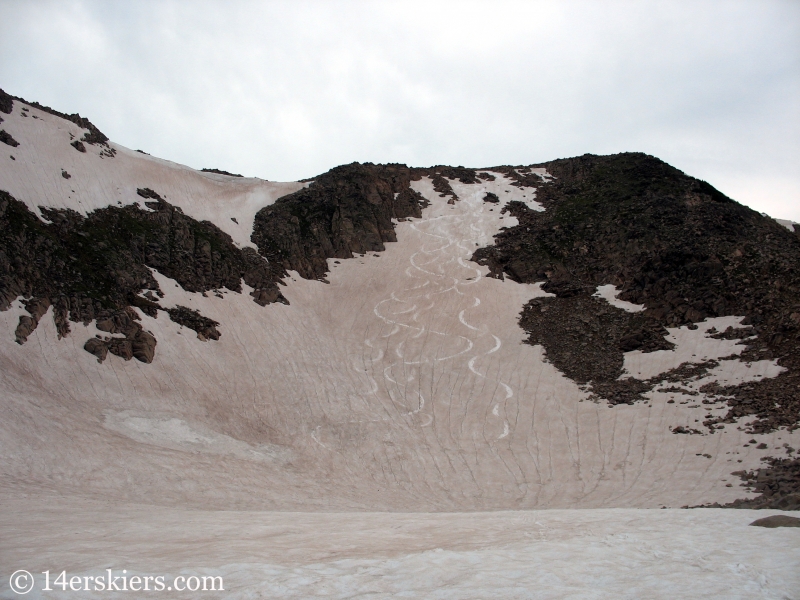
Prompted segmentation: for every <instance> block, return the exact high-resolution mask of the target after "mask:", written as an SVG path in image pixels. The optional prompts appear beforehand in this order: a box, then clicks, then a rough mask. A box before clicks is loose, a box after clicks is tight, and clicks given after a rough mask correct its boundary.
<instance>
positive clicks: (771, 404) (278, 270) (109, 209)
mask: <svg viewBox="0 0 800 600" xmlns="http://www.w3.org/2000/svg"><path fill="white" fill-rule="evenodd" d="M17 104H19V105H20V106H21V107H22V109H21V110H22V111H23V112H25V111H27V110H28V109H27V107H26V105H30V106H36V107H38V108H39V109H40V110H43V111H46V112H48V113H50V114H53V115H55V116H58V117H60V118H64V119H67V120H69V121H70V122H72V123H75V124H77V125H78V126H79V127H82V128H84V129H86V131H87V133H86V134H85V136H84V137H83V138H82V139H81V140H75V141H79V142H81V143H83V142H85V143H87V144H95V145H99V146H103V148H104V149H103V150H101V153H102V152H105V154H104V156H107V157H110V158H113V157H114V152H113V151H112V150H113V149H112V148H110V147H109V146H108V144H107V138H106V137H105V136H104V135H103V134H102V133H100V132H99V130H98V129H97V128H96V127H95V126H94V125H92V124H91V123H89V122H88V121H87V120H86V119H83V118H82V117H80V116H79V115H64V114H62V113H58V112H56V111H53V110H52V109H48V108H46V107H41V106H39V105H35V104H33V103H25V102H24V101H22V100H21V99H19V98H15V97H12V96H9V95H8V94H5V93H4V92H0V111H2V112H4V113H6V114H10V113H11V111H12V110H13V108H14V106H15V105H17ZM23 116H26V115H23ZM6 143H7V144H8V145H9V146H10V147H12V148H16V147H17V146H13V145H12V144H10V143H8V142H6ZM14 143H16V144H18V145H19V144H23V145H24V144H26V143H28V141H27V140H25V139H20V140H14ZM71 145H73V147H74V148H75V149H76V150H79V148H77V147H76V146H75V145H74V144H71ZM106 148H107V150H106ZM12 159H13V156H12ZM533 167H539V168H544V169H546V170H547V172H548V173H549V174H550V175H551V176H552V177H545V178H542V177H540V176H539V175H537V174H536V173H535V172H534V171H532V168H533ZM207 171H209V172H212V173H215V174H219V175H225V176H230V177H231V178H232V179H234V180H236V179H240V178H239V177H237V176H234V174H229V173H227V172H226V171H221V170H219V169H210V170H207ZM487 171H488V172H487ZM492 173H494V174H492ZM62 176H63V177H64V178H65V179H66V178H69V177H70V175H69V174H68V173H67V172H66V171H63V172H62ZM497 176H503V177H505V179H506V180H507V181H508V184H509V185H512V186H517V187H523V188H532V189H535V190H536V199H537V201H538V202H539V203H540V204H541V205H542V206H543V207H544V209H545V210H544V211H536V210H532V209H530V208H528V207H527V206H526V205H525V204H522V203H520V202H511V203H509V204H508V205H506V206H505V207H504V208H503V211H504V212H510V213H511V214H512V215H513V216H514V217H516V218H517V219H518V221H519V224H518V225H516V226H512V227H508V228H505V229H504V230H503V231H501V233H500V234H499V235H497V236H496V238H495V242H494V244H493V245H491V246H488V247H484V248H478V249H477V250H476V252H475V254H474V256H473V257H472V258H473V260H474V261H476V262H477V263H479V264H481V265H485V266H486V267H488V269H489V271H490V276H493V277H498V278H503V277H509V278H511V279H513V280H515V281H518V282H523V283H534V282H544V285H543V289H544V290H545V291H547V292H551V293H552V294H554V296H553V297H547V298H541V297H540V298H537V299H535V300H533V301H531V302H530V303H528V304H527V305H526V306H525V307H524V308H523V310H522V313H521V317H520V325H521V326H522V327H523V328H524V329H525V331H526V332H527V333H528V335H529V338H528V341H529V342H530V343H531V344H539V345H542V346H543V347H544V349H545V351H546V355H547V358H548V360H549V361H551V362H552V363H553V364H554V365H555V366H556V367H557V368H558V369H559V370H561V371H562V372H563V373H564V374H566V375H567V376H568V377H570V378H572V379H573V380H575V381H576V382H578V383H579V384H581V385H583V386H584V387H585V388H586V389H588V390H591V392H592V393H593V394H594V396H595V397H596V398H602V399H605V400H608V401H609V402H611V403H612V404H618V403H632V402H636V401H641V400H643V399H644V398H645V396H644V394H645V393H646V392H647V391H648V390H651V389H652V388H653V387H654V386H655V385H656V384H657V383H658V382H660V381H662V380H664V379H666V380H670V378H673V379H674V380H675V381H676V382H677V381H681V380H685V379H686V378H687V377H690V378H695V379H696V378H698V377H700V376H701V375H702V374H703V373H705V372H706V371H708V369H711V368H713V367H714V366H716V364H717V363H716V362H715V361H707V362H706V363H703V364H700V365H694V366H691V367H689V366H682V367H681V368H680V369H679V370H677V371H676V372H673V373H667V374H666V375H665V376H663V377H659V378H658V381H641V380H637V379H634V378H621V376H622V375H623V358H624V353H625V352H629V351H631V350H640V351H642V352H651V351H655V350H664V349H669V348H670V347H671V344H670V343H669V342H668V341H667V340H666V339H665V335H666V333H667V330H666V328H667V327H677V326H682V325H688V326H689V327H693V323H697V322H700V321H702V320H704V319H706V318H708V317H718V316H726V315H736V316H743V317H746V319H745V321H744V324H745V325H747V327H746V328H744V329H738V330H733V329H729V330H728V331H722V332H716V333H715V335H716V336H719V337H726V338H727V339H742V340H744V339H745V338H747V339H746V341H743V343H745V344H746V350H745V352H744V354H743V355H742V356H743V358H744V359H746V360H777V362H778V364H779V365H780V366H781V367H783V368H784V371H783V373H781V374H780V375H779V376H778V377H774V378H766V379H764V380H762V381H758V382H754V383H745V384H741V385H738V386H730V387H722V386H719V385H718V384H713V385H710V387H708V389H706V390H704V391H705V392H708V393H711V394H712V395H713V397H714V398H716V399H717V401H718V402H720V403H727V405H728V407H729V411H728V413H727V415H725V416H724V417H709V418H708V419H707V420H706V422H705V426H706V428H707V429H708V430H709V431H713V430H714V429H715V428H718V427H721V423H723V422H727V423H730V422H733V421H734V420H736V419H738V418H740V417H742V416H745V415H755V416H756V417H757V420H756V421H755V423H754V424H752V428H753V430H754V431H770V430H774V429H775V428H778V427H784V426H785V427H790V428H794V427H797V426H798V423H800V274H799V273H798V266H799V265H800V233H798V232H797V231H795V232H792V231H789V230H788V229H787V228H786V227H784V226H782V225H780V224H778V223H777V222H776V221H774V220H773V219H771V218H768V217H766V216H763V215H761V214H759V213H757V212H755V211H753V210H751V209H749V208H746V207H744V206H742V205H740V204H738V203H736V202H734V201H733V200H731V199H730V198H728V197H726V196H725V195H724V194H722V193H720V192H719V191H717V190H716V189H714V188H713V187H712V186H711V185H709V184H708V183H706V182H703V181H700V180H697V179H694V178H692V177H689V176H687V175H685V174H684V173H682V172H680V171H678V170H677V169H675V168H673V167H671V166H669V165H668V164H666V163H664V162H663V161H661V160H659V159H657V158H654V157H652V156H648V155H645V154H641V153H625V154H618V155H613V156H593V155H585V156H581V157H577V158H570V159H562V160H555V161H551V162H547V163H542V164H538V165H530V166H527V167H511V166H501V167H491V168H489V169H469V168H464V167H446V166H436V167H430V168H411V167H407V166H406V165H401V164H387V165H374V164H370V163H366V164H359V163H353V164H350V165H344V166H340V167H336V168H334V169H332V170H331V171H329V172H327V173H324V174H322V175H320V176H318V177H316V178H315V179H313V180H311V181H310V183H308V185H307V186H306V187H304V188H303V189H300V190H299V191H296V192H294V193H291V194H288V195H285V196H283V197H280V198H278V199H277V200H276V201H275V202H274V203H272V204H268V205H267V206H265V207H263V208H261V209H260V210H259V211H258V212H257V213H256V214H255V218H254V225H253V229H252V232H251V235H250V239H251V241H252V242H253V243H254V244H255V245H256V247H257V251H256V250H255V249H253V248H250V247H241V246H240V245H237V244H236V243H234V241H233V239H232V238H231V236H230V235H228V234H227V233H225V232H224V231H222V229H220V227H219V226H218V225H219V224H215V223H211V222H209V221H198V220H196V219H194V218H193V217H191V216H189V215H187V214H184V212H183V211H182V210H181V209H180V208H179V207H177V206H175V205H173V204H171V203H170V202H168V201H167V200H166V199H165V197H162V194H160V193H159V190H158V189H151V188H149V187H145V186H142V187H139V188H138V189H137V190H136V191H137V193H138V196H139V197H140V198H141V203H140V204H129V205H125V206H122V205H120V206H114V205H109V206H106V207H105V208H101V209H98V210H94V211H92V212H90V213H89V214H87V215H85V216H84V215H81V214H79V213H77V212H75V211H73V210H70V209H55V208H44V207H41V208H40V212H41V216H42V218H40V217H39V216H38V215H36V214H34V213H33V212H31V211H30V210H29V209H28V208H27V206H26V204H24V203H23V202H20V201H19V200H18V199H16V198H14V197H13V196H12V195H11V194H9V193H8V192H5V191H0V310H7V309H9V308H10V306H11V305H12V303H13V302H14V301H15V300H16V299H18V298H21V301H22V303H23V304H24V306H25V307H26V310H27V313H28V314H27V315H23V316H21V317H20V322H19V326H18V328H17V331H16V339H17V341H18V342H19V343H24V342H25V341H26V339H27V337H28V336H29V335H30V334H31V333H32V332H33V331H34V330H35V328H36V327H37V324H38V322H39V319H41V318H42V316H43V315H44V314H45V313H46V312H47V310H48V309H49V307H51V306H52V307H53V318H54V320H55V323H56V327H57V330H58V332H59V335H60V336H64V335H67V334H68V333H69V331H70V325H69V323H70V322H82V323H89V322H92V321H96V323H97V326H98V328H99V329H100V330H101V331H105V332H108V333H109V334H114V333H117V334H119V333H122V334H123V335H124V337H123V338H120V337H116V338H113V337H109V336H105V337H100V336H98V337H96V338H95V339H94V340H90V341H89V342H87V345H86V350H87V351H89V352H91V353H92V354H95V355H96V356H97V357H98V359H99V360H104V359H105V358H106V356H107V354H108V352H111V353H112V354H116V355H118V356H121V357H123V358H126V359H130V358H137V359H138V360H141V361H143V362H151V361H152V360H153V358H154V356H155V347H156V340H155V338H154V337H153V336H152V335H151V334H150V333H149V332H147V331H145V330H144V329H143V328H142V326H141V324H140V316H139V313H138V312H137V310H134V309H138V310H140V311H141V312H142V313H144V314H147V315H149V316H153V317H156V316H158V315H159V313H161V312H164V313H166V315H167V316H168V317H169V318H170V319H172V320H174V321H176V322H178V323H180V324H182V325H184V326H186V327H188V328H191V329H193V330H194V331H196V332H197V335H198V337H199V338H200V339H203V340H216V339H219V337H220V335H224V327H225V324H224V323H223V324H220V323H217V322H216V321H214V320H212V319H209V318H207V317H204V316H203V315H201V314H199V313H198V312H196V311H193V310H191V309H189V308H187V307H183V306H175V307H163V306H162V305H161V304H160V303H159V301H160V300H161V298H163V291H162V290H160V289H159V285H158V282H157V281H156V279H155V278H154V277H153V274H152V272H153V271H158V272H159V273H161V274H163V275H165V276H167V277H170V278H173V279H174V280H175V281H176V282H177V283H178V284H179V285H180V286H182V287H183V288H184V289H185V290H187V291H190V292H198V293H206V292H212V293H213V292H219V291H220V290H222V289H223V288H224V289H228V290H231V291H233V292H242V291H243V287H242V282H244V284H246V285H247V286H248V287H249V288H250V289H251V291H250V294H251V296H252V297H253V300H254V301H255V302H257V303H258V304H260V305H262V306H267V305H268V304H271V303H275V302H282V303H287V300H286V298H285V297H284V296H283V294H282V293H281V291H280V290H281V285H282V284H283V281H282V280H283V279H284V278H286V277H287V274H288V271H289V270H294V271H296V272H297V273H299V274H300V276H301V277H304V278H308V279H319V280H323V281H324V280H325V277H326V273H327V271H328V259H331V258H336V259H347V258H350V257H353V256H354V255H357V254H363V253H366V252H380V251H382V250H383V249H384V248H385V244H386V243H387V242H393V241H396V239H397V237H396V234H395V222H396V221H397V220H405V219H410V218H419V217H421V216H422V214H423V213H422V211H423V210H424V208H425V207H426V206H427V200H426V199H425V198H423V196H421V195H420V194H419V193H418V192H416V191H414V189H413V187H412V185H411V183H412V181H415V180H420V179H421V178H423V177H428V178H430V180H431V183H432V185H433V188H434V190H435V191H436V192H437V193H438V194H439V196H440V197H441V198H443V199H446V201H447V202H448V203H454V202H457V201H458V197H457V195H456V193H455V192H454V191H453V188H452V187H451V185H450V184H451V182H453V181H459V182H460V183H461V184H466V185H470V184H476V183H479V182H481V181H482V180H489V179H491V180H494V179H495V177H497ZM491 196H492V195H491V194H490V195H487V202H493V201H494V202H496V201H497V197H496V196H494V198H492V197H491ZM29 200H30V199H29ZM33 201H34V203H35V199H33ZM604 284H613V285H615V286H617V288H618V289H619V290H621V293H620V295H619V297H620V298H621V299H623V300H626V301H629V302H632V303H635V304H640V305H644V307H645V310H644V311H642V312H638V313H629V312H626V311H623V310H621V309H618V308H616V307H614V306H612V305H610V304H609V303H607V302H605V301H604V300H602V299H600V298H597V297H596V296H595V295H594V293H595V291H596V289H597V286H599V285H604ZM712 388H713V389H712Z"/></svg>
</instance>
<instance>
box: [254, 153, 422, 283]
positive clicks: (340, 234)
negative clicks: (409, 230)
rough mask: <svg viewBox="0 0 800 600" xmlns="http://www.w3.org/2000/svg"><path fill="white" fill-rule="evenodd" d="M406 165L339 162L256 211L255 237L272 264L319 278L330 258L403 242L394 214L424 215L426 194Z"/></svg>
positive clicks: (260, 250)
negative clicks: (306, 184)
mask: <svg viewBox="0 0 800 600" xmlns="http://www.w3.org/2000/svg"><path fill="white" fill-rule="evenodd" d="M410 181H411V170H410V169H409V168H408V167H406V166H405V165H372V164H365V165H360V164H357V163H354V164H352V165H345V166H342V167H337V168H335V169H332V170H331V171H329V172H327V173H325V174H324V175H321V176H320V177H318V178H317V179H315V180H314V182H313V183H312V184H311V185H310V186H309V187H308V188H306V189H303V190H300V191H299V192H295V193H294V194H291V195H289V196H285V197H283V198H281V199H279V200H278V201H277V202H275V204H273V205H272V206H269V207H266V208H264V209H262V210H261V211H260V212H259V213H258V214H257V215H256V221H255V227H254V230H253V236H252V240H253V242H255V243H256V244H257V245H258V249H259V252H260V253H261V254H262V255H264V256H266V257H267V258H268V259H269V261H270V262H271V263H276V264H279V265H281V266H282V267H283V268H284V269H287V270H288V269H292V270H295V271H297V272H298V273H299V274H300V275H301V277H305V278H307V279H319V278H322V277H324V276H325V273H326V272H327V271H328V265H327V259H328V258H350V257H352V256H353V254H354V253H358V254H363V253H365V252H370V251H380V250H383V249H384V243H385V242H394V241H397V237H396V236H395V233H394V226H393V224H392V219H397V218H406V217H419V216H420V215H421V210H422V208H423V206H424V205H425V201H424V199H423V198H422V197H421V196H419V194H417V193H416V192H414V191H413V190H411V189H410V188H409V184H410Z"/></svg>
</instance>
